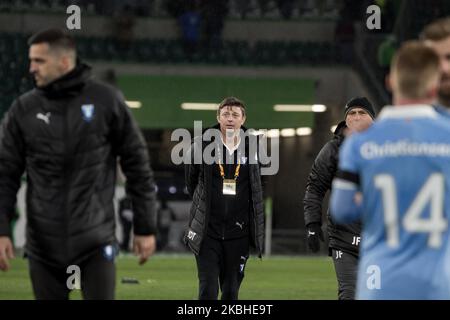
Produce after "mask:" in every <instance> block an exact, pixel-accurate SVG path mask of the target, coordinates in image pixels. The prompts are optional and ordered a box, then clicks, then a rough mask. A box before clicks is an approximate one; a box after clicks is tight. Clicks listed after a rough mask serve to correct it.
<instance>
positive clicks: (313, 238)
mask: <svg viewBox="0 0 450 320" xmlns="http://www.w3.org/2000/svg"><path fill="white" fill-rule="evenodd" d="M307 233H308V234H307V239H308V247H309V248H310V249H311V251H312V252H317V251H319V249H320V241H319V239H320V240H321V241H323V232H322V228H321V227H320V225H319V224H318V223H310V224H309V225H308V227H307Z"/></svg>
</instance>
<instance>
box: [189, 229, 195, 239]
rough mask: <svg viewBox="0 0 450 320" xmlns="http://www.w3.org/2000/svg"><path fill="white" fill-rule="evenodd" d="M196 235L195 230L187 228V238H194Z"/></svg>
mask: <svg viewBox="0 0 450 320" xmlns="http://www.w3.org/2000/svg"><path fill="white" fill-rule="evenodd" d="M196 235H197V233H196V232H194V231H191V230H189V232H188V235H187V237H188V239H189V240H194V238H195V236H196Z"/></svg>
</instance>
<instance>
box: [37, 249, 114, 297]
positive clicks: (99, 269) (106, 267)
mask: <svg viewBox="0 0 450 320" xmlns="http://www.w3.org/2000/svg"><path fill="white" fill-rule="evenodd" d="M110 253H111V252H110V251H108V253H107V254H105V251H104V248H102V249H100V250H99V251H98V252H96V253H95V254H93V255H91V256H89V257H88V258H87V259H86V260H84V261H83V262H81V263H80V264H79V265H78V267H79V269H80V280H81V281H80V284H81V292H82V295H83V298H84V299H86V300H113V299H114V290H115V285H116V267H115V263H114V255H115V254H113V256H111V254H110ZM67 267H69V266H67ZM67 267H65V268H59V267H53V266H49V265H47V264H45V263H42V262H41V261H38V260H36V259H33V258H31V257H29V272H30V278H31V283H32V285H33V292H34V296H35V298H36V299H37V300H67V299H69V293H70V291H71V289H69V285H70V287H71V284H73V282H72V281H70V280H71V279H69V277H71V276H72V275H74V272H73V271H70V272H69V273H68V268H67ZM68 280H69V281H68ZM68 282H69V284H68Z"/></svg>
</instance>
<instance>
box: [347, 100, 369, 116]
mask: <svg viewBox="0 0 450 320" xmlns="http://www.w3.org/2000/svg"><path fill="white" fill-rule="evenodd" d="M354 108H361V109H364V110H366V111H367V113H368V114H369V115H370V116H371V117H372V119H375V113H376V112H375V109H374V108H373V106H372V104H371V103H370V101H369V100H368V99H367V98H366V97H356V98H352V99H350V101H349V102H347V105H346V106H345V115H344V119H345V118H347V114H348V113H349V112H350V110H352V109H354Z"/></svg>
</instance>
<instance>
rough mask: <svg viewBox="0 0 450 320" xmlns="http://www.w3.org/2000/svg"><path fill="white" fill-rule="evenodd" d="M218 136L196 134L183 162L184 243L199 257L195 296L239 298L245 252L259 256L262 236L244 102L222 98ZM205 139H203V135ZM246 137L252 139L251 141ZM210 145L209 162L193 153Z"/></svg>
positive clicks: (256, 173) (258, 178)
mask: <svg viewBox="0 0 450 320" xmlns="http://www.w3.org/2000/svg"><path fill="white" fill-rule="evenodd" d="M217 121H218V122H219V124H218V125H216V126H214V127H213V128H212V129H209V130H207V131H206V132H208V131H210V132H215V133H216V135H215V137H216V139H215V140H213V142H211V141H203V139H202V137H206V132H205V134H204V135H203V136H201V137H196V138H195V139H194V143H193V144H192V146H191V149H190V152H189V155H188V159H190V161H189V164H187V165H186V185H187V189H188V191H189V194H190V196H191V197H192V198H193V202H192V207H191V211H190V219H189V227H188V229H187V230H186V234H185V238H184V240H185V243H186V244H187V245H188V247H189V248H190V249H191V250H192V251H193V253H194V254H195V257H196V261H197V270H198V278H199V299H202V300H203V299H217V298H218V292H219V286H218V284H220V289H221V291H222V299H223V300H236V299H238V292H239V287H240V284H241V282H242V279H243V277H244V269H245V264H246V262H247V259H248V257H249V246H254V247H255V248H256V250H257V252H258V254H259V256H261V253H262V247H263V240H264V213H263V190H262V183H261V168H260V165H259V161H258V158H257V157H256V156H257V154H256V153H255V152H254V151H256V149H257V148H253V147H255V146H254V145H253V146H252V145H251V144H252V143H255V141H254V140H251V139H246V138H245V137H244V136H243V135H242V130H240V129H241V128H242V129H244V130H245V128H244V127H242V125H243V124H244V121H245V106H244V104H243V103H242V102H241V101H239V100H238V99H236V98H226V99H225V100H223V101H222V102H221V103H220V105H219V108H218V112H217ZM205 140H207V139H205ZM249 140H250V142H249ZM211 145H213V146H214V160H215V161H211V164H208V162H207V161H205V159H204V158H203V157H201V161H200V162H198V161H195V160H196V159H195V158H196V157H197V156H202V155H203V152H204V151H205V150H207V149H208V147H210V146H211ZM252 150H253V152H252Z"/></svg>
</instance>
